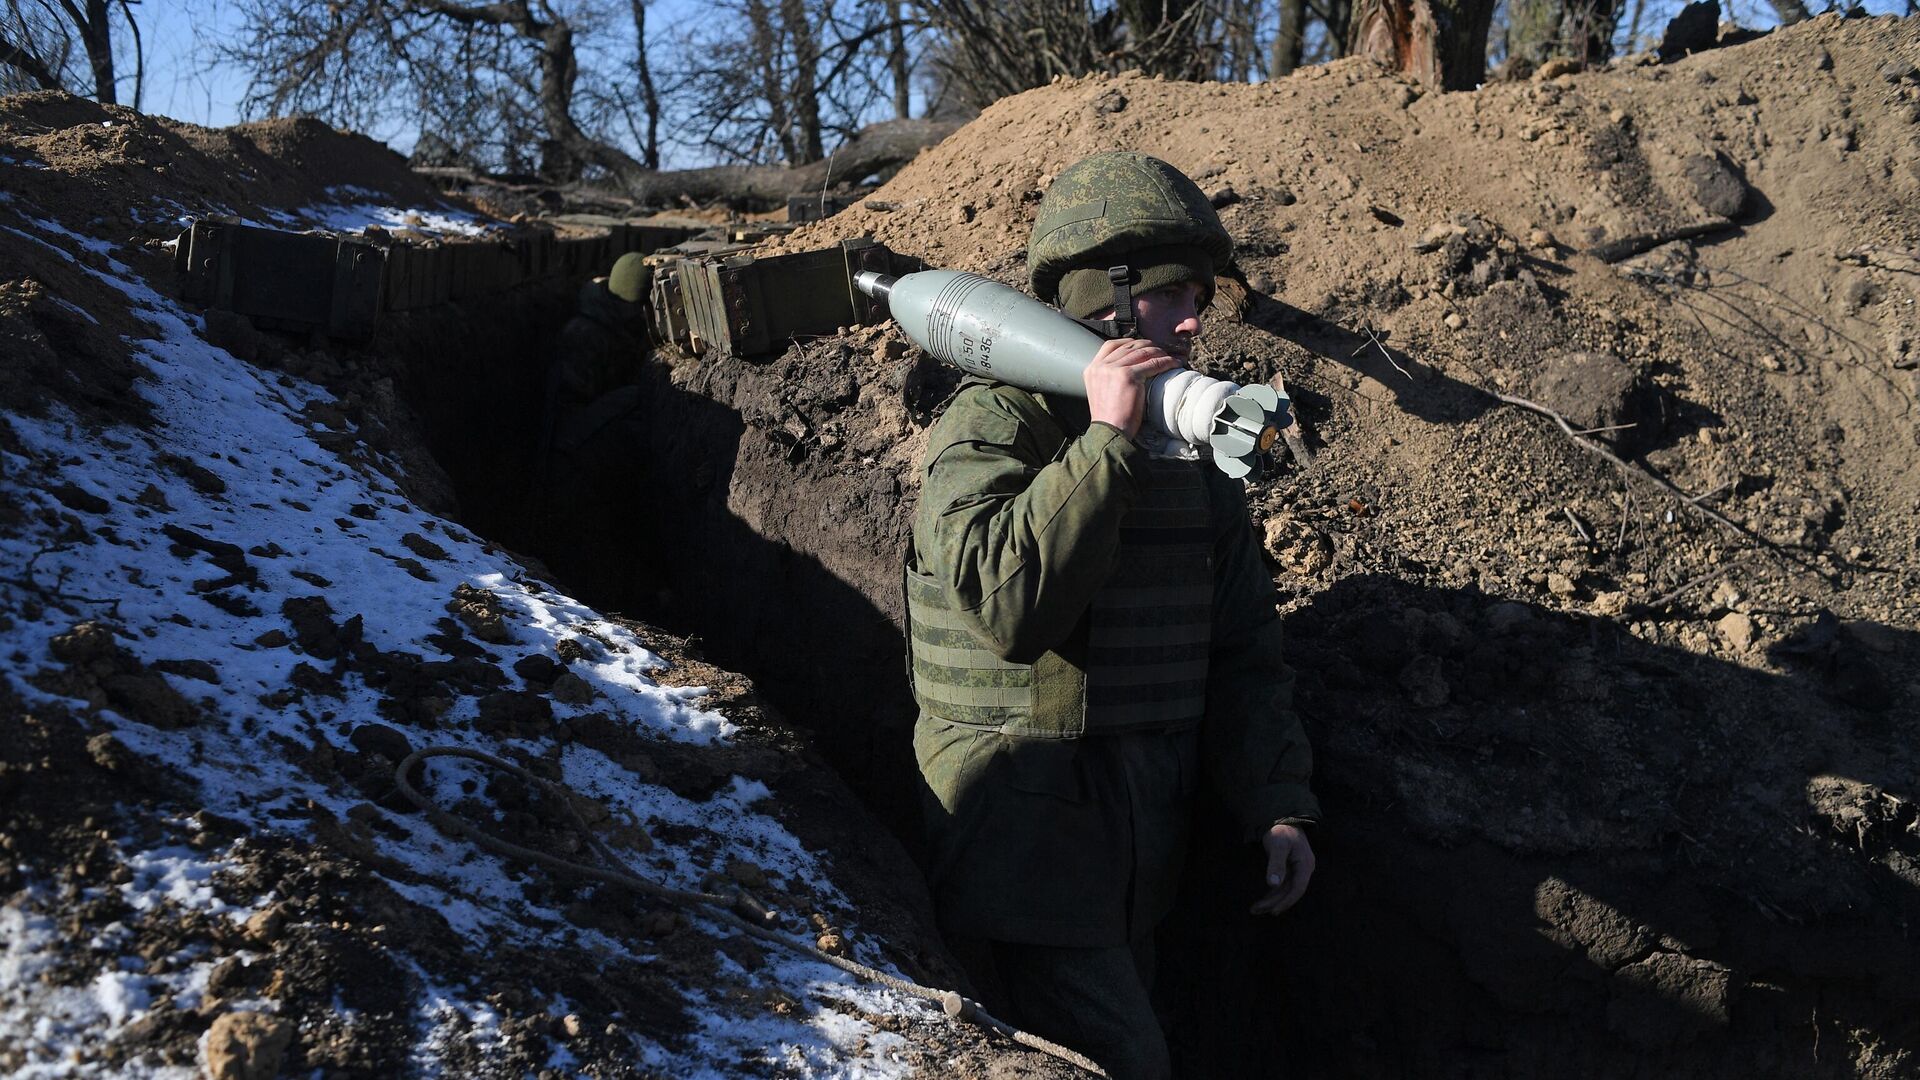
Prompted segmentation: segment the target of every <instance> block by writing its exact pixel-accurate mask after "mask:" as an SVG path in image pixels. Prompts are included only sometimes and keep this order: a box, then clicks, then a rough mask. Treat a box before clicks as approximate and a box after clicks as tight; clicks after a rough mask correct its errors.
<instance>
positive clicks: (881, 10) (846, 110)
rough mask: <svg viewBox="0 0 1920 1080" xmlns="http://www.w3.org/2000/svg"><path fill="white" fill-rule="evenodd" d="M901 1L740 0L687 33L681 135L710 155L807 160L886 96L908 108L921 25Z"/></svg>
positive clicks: (680, 80)
mask: <svg viewBox="0 0 1920 1080" xmlns="http://www.w3.org/2000/svg"><path fill="white" fill-rule="evenodd" d="M896 8H897V5H893V4H885V3H877V2H854V0H731V2H729V3H725V4H722V5H717V6H716V7H715V8H714V9H711V10H712V11H714V12H715V13H716V15H722V16H724V17H719V18H712V19H709V20H706V21H705V23H704V24H703V25H701V26H700V27H698V28H696V29H694V30H692V31H690V32H688V33H686V34H684V35H682V37H681V39H680V41H679V43H678V47H677V49H676V51H677V52H678V53H679V56H680V63H681V64H682V68H681V70H680V71H679V72H678V77H677V79H676V80H675V87H674V99H675V101H676V103H677V107H678V109H679V113H680V115H682V116H683V117H684V122H683V123H682V124H681V125H680V126H681V134H680V135H679V136H678V138H677V140H676V141H678V142H680V143H681V144H682V145H684V146H687V147H689V148H690V149H693V150H695V151H696V152H698V153H699V154H701V155H702V156H709V157H718V158H720V159H721V160H727V161H738V162H747V163H764V162H771V161H784V162H787V163H789V164H793V165H798V164H802V163H805V162H809V161H816V160H819V159H820V158H822V157H825V156H826V153H825V150H826V147H827V146H828V145H831V144H832V143H833V142H835V141H836V139H838V140H845V139H848V138H851V137H852V136H853V135H854V134H855V133H856V132H858V131H860V130H861V129H862V128H863V127H865V126H866V125H867V124H868V123H869V122H870V121H871V120H872V119H873V118H874V117H875V116H876V115H884V112H883V110H885V109H886V107H887V103H888V102H889V101H891V102H892V103H893V105H894V109H893V111H894V112H895V113H896V114H897V113H898V112H899V111H900V109H901V108H902V107H903V101H902V99H903V97H904V89H905V87H904V86H903V83H904V81H905V79H906V78H907V75H908V73H910V70H911V69H910V67H909V66H908V61H907V60H906V58H905V54H906V52H907V49H908V41H909V35H908V31H910V30H912V29H913V27H912V26H910V25H909V24H908V22H907V20H905V19H900V18H894V17H893V15H894V14H895V13H896Z"/></svg>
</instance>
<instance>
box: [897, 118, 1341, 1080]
mask: <svg viewBox="0 0 1920 1080" xmlns="http://www.w3.org/2000/svg"><path fill="white" fill-rule="evenodd" d="M1232 252H1233V242H1232V240H1231V238H1229V237H1228V235H1227V233H1226V231H1225V229H1224V228H1222V226H1221V224H1220V220H1219V218H1218V217H1217V216H1216V215H1215V214H1214V212H1213V208H1212V206H1211V205H1210V204H1209V203H1208V201H1207V199H1206V197H1205V196H1204V195H1203V194H1202V193H1201V192H1200V190H1199V188H1197V187H1196V186H1195V185H1194V183H1193V181H1191V180H1189V179H1188V178H1187V177H1186V176H1184V175H1183V174H1181V173H1180V172H1179V171H1178V170H1177V169H1174V168H1173V167H1172V166H1170V165H1168V164H1166V163H1165V162H1163V161H1159V160H1157V159H1154V158H1151V157H1148V156H1146V155H1144V154H1135V153H1108V154H1098V155H1095V156H1093V157H1090V158H1087V159H1084V160H1082V161H1080V162H1078V163H1076V164H1074V165H1073V166H1071V167H1069V168H1068V169H1067V170H1066V171H1064V172H1062V173H1061V174H1060V176H1059V178H1058V179H1057V180H1055V181H1054V183H1053V185H1052V186H1051V188H1050V189H1049V190H1048V192H1047V194H1046V197H1045V198H1044V199H1043V200H1042V201H1041V204H1040V208H1039V216H1038V220H1037V221H1036V223H1035V226H1034V232H1033V237H1032V240H1031V242H1030V244H1029V247H1028V251H1027V256H1028V267H1029V274H1030V279H1029V281H1030V285H1031V287H1032V289H1033V291H1034V293H1035V294H1036V295H1037V296H1039V297H1040V298H1041V299H1043V300H1047V301H1049V302H1052V303H1057V304H1058V305H1059V306H1060V307H1061V308H1062V309H1063V310H1065V312H1066V313H1067V314H1069V315H1072V316H1074V317H1075V318H1078V319H1081V320H1082V321H1090V322H1093V323H1096V324H1098V325H1102V326H1104V327H1105V328H1106V329H1108V331H1109V332H1110V333H1114V334H1116V335H1117V336H1115V337H1114V339H1113V340H1109V341H1108V342H1107V343H1106V344H1105V345H1103V346H1102V347H1101V349H1100V351H1099V353H1098V354H1097V356H1096V357H1095V359H1094V361H1093V363H1092V364H1091V365H1090V366H1089V367H1088V368H1087V371H1086V375H1085V381H1086V389H1087V399H1086V400H1085V401H1080V400H1078V399H1071V398H1064V397H1059V396H1054V395H1046V394H1037V393H1033V392H1030V391H1026V390H1022V389H1018V388H1016V387H1013V386H1009V385H1006V384H1003V383H997V382H992V381H988V380H984V379H977V378H974V379H969V380H967V382H966V383H964V384H963V386H962V388H961V390H960V391H959V393H958V394H957V395H956V396H955V398H954V400H953V402H952V403H951V404H950V405H949V406H948V408H947V410H946V412H945V414H944V415H943V416H942V417H941V418H940V420H939V422H937V423H936V424H935V425H934V427H933V429H932V431H931V432H930V436H929V440H928V444H927V452H926V458H925V461H924V466H923V467H924V469H925V476H924V483H923V486H922V488H921V495H920V505H919V509H918V512H917V515H916V518H915V522H914V530H913V538H912V543H911V545H910V547H909V550H908V554H907V568H906V584H907V602H908V616H909V649H910V652H911V654H912V663H913V682H914V694H915V697H916V699H917V700H918V702H919V705H920V716H919V719H918V722H917V723H916V725H915V728H914V751H915V755H916V757H917V758H918V760H919V764H920V770H921V773H922V776H923V778H924V779H925V782H926V785H927V788H928V793H929V796H930V797H929V799H928V818H929V821H928V826H929V842H930V843H929V847H930V856H931V859H932V865H931V870H930V876H931V879H932V883H933V888H934V896H935V901H936V903H937V905H938V907H939V911H940V915H941V919H942V923H943V925H944V927H945V928H946V930H947V932H948V934H949V936H950V937H952V938H954V939H955V944H956V949H957V950H958V951H960V952H961V953H962V954H963V956H965V957H966V958H967V960H968V962H969V968H970V970H972V971H973V973H974V974H975V975H976V978H977V981H978V982H979V983H980V984H981V985H980V990H981V992H982V994H983V996H984V997H986V998H987V1004H988V1005H989V1007H990V1008H997V1009H998V1010H1001V1011H1003V1013H1004V1014H1005V1015H1006V1016H1007V1017H1008V1019H1010V1020H1011V1021H1012V1022H1014V1023H1016V1024H1019V1025H1022V1026H1024V1027H1027V1028H1028V1029H1029V1030H1032V1031H1034V1032H1035V1033H1037V1034H1040V1035H1044V1036H1046V1037H1049V1038H1052V1039H1055V1040H1058V1041H1060V1042H1062V1043H1064V1044H1066V1045H1068V1046H1071V1047H1074V1048H1076V1049H1079V1050H1081V1051H1082V1052H1084V1053H1086V1054H1088V1055H1089V1056H1091V1057H1093V1058H1094V1059H1095V1060H1096V1061H1099V1062H1100V1063H1101V1064H1102V1065H1103V1066H1104V1067H1105V1068H1106V1069H1107V1070H1108V1071H1109V1073H1110V1074H1112V1075H1113V1076H1115V1077H1117V1078H1118V1077H1129V1078H1130V1077H1142V1078H1148V1077H1152V1078H1159V1077H1166V1076H1168V1075H1170V1069H1171V1066H1170V1064H1169V1056H1168V1051H1167V1045H1166V1041H1165V1039H1164V1037H1163V1036H1162V1034H1161V1031H1160V1028H1159V1024H1158V1022H1157V1020H1156V1019H1155V1016H1154V1012H1153V1009H1152V1005H1151V1003H1150V1000H1149V993H1148V988H1149V986H1150V985H1151V983H1152V967H1153V959H1152V934H1153V930H1154V928H1155V926H1156V924H1157V923H1159V921H1160V920H1161V919H1162V917H1163V916H1165V915H1166V913H1167V912H1168V910H1169V909H1170V907H1171V906H1172V903H1173V899H1174V896H1175V893H1176V890H1177V885H1178V879H1179V876H1180V867H1181V862H1182V859H1183V856H1184V853H1185V844H1186V836H1187V829H1188V825H1189V821H1190V819H1191V811H1192V804H1193V801H1194V799H1195V796H1196V794H1197V793H1198V791H1199V789H1200V787H1201V785H1202V784H1205V785H1208V786H1210V788H1211V789H1212V792H1213V793H1214V795H1216V796H1217V797H1218V798H1219V799H1220V800H1222V801H1223V802H1224V803H1225V804H1226V805H1227V806H1228V807H1229V808H1230V809H1231V811H1232V813H1233V817H1234V819H1235V825H1234V827H1235V828H1236V829H1237V830H1238V831H1239V834H1240V838H1241V839H1243V840H1244V841H1246V842H1248V843H1252V842H1255V841H1258V842H1259V843H1260V844H1261V845H1262V846H1263V848H1264V867H1265V873H1266V885H1267V891H1266V893H1265V895H1264V896H1262V897H1261V898H1260V899H1259V900H1258V902H1256V903H1255V904H1254V905H1253V908H1252V910H1253V912H1254V913H1256V914H1278V913H1280V912H1281V911H1284V910H1286V909H1287V908H1288V907H1289V906H1291V905H1292V904H1293V903H1294V901H1295V900H1297V899H1298V898H1299V897H1300V895H1301V893H1302V892H1303V891H1304V890H1305V889H1306V886H1307V881H1308V879H1309V877H1310V876H1311V875H1312V873H1313V852H1312V848H1311V846H1310V844H1309V843H1308V840H1307V836H1306V833H1305V831H1304V828H1303V827H1304V826H1307V825H1309V824H1311V823H1312V822H1314V821H1315V820H1317V818H1318V816H1319V806H1318V804H1317V802H1316V801H1315V799H1314V796H1313V793H1312V792H1311V791H1310V790H1309V788H1308V775H1309V773H1310V771H1311V767H1312V758H1311V753H1310V751H1309V749H1308V747H1307V743H1306V739H1305V736H1304V734H1303V733H1302V731H1301V728H1300V723H1299V720H1298V718H1297V717H1296V716H1295V715H1294V714H1293V713H1292V711H1291V708H1290V706H1291V698H1292V685H1293V683H1292V678H1293V677H1292V673H1291V671H1290V670H1289V669H1288V668H1287V667H1286V666H1285V665H1284V664H1283V663H1282V661H1281V657H1280V632H1281V631H1280V623H1279V620H1278V618H1277V616H1276V613H1275V610H1274V589H1273V581H1272V578H1271V577H1270V576H1269V575H1268V573H1267V571H1266V568H1265V565H1264V564H1263V562H1262V561H1261V558H1260V554H1259V551H1258V549H1257V547H1256V544H1255V540H1254V536H1253V530H1252V525H1251V521H1250V519H1249V517H1248V512H1247V503H1246V493H1245V490H1244V488H1243V486H1242V485H1241V483H1240V482H1239V481H1237V480H1231V479H1229V478H1227V477H1226V476H1225V475H1223V474H1221V473H1220V472H1219V471H1218V470H1216V469H1214V468H1213V467H1212V466H1211V464H1210V463H1208V462H1204V461H1198V462H1196V461H1182V460H1177V459H1174V458H1172V457H1170V456H1169V457H1162V456H1160V455H1159V454H1158V453H1156V452H1155V451H1153V450H1150V449H1149V447H1147V446H1145V445H1142V442H1141V439H1142V437H1143V436H1142V433H1141V422H1142V416H1143V411H1144V406H1145V401H1146V384H1147V382H1148V381H1149V380H1150V379H1152V378H1153V377H1154V376H1155V375H1158V374H1160V373H1161V372H1164V371H1168V370H1170V369H1172V368H1175V367H1178V366H1180V365H1182V364H1184V363H1185V362H1186V361H1187V359H1188V358H1189V356H1190V353H1191V350H1192V346H1193V341H1194V339H1195V338H1196V337H1198V336H1199V333H1200V313H1201V311H1202V310H1204V309H1205V307H1206V306H1207V304H1208V303H1209V302H1210V301H1211V300H1212V297H1213V291H1214V274H1215V272H1216V270H1217V269H1218V268H1220V267H1221V266H1223V265H1224V264H1225V263H1226V261H1227V260H1228V258H1229V257H1230V256H1231V255H1232ZM1260 865H1261V862H1259V861H1255V860H1253V859H1251V858H1250V859H1249V864H1248V867H1247V873H1248V874H1249V875H1250V876H1251V875H1253V874H1255V873H1258V872H1259V870H1258V867H1259V866H1260Z"/></svg>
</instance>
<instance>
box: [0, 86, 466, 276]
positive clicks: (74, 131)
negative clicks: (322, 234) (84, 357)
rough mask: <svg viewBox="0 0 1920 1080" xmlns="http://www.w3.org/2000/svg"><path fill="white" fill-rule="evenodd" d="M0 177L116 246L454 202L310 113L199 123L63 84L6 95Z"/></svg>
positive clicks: (0, 102) (362, 139) (398, 161)
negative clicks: (369, 208) (234, 220)
mask: <svg viewBox="0 0 1920 1080" xmlns="http://www.w3.org/2000/svg"><path fill="white" fill-rule="evenodd" d="M0 176H3V177H4V178H5V182H6V184H5V186H6V190H7V191H8V192H9V193H10V194H13V195H15V196H18V197H20V198H23V199H25V200H28V201H29V202H31V203H32V204H33V205H35V206H37V207H39V208H40V210H41V211H43V212H44V213H45V215H46V216H49V217H51V218H54V219H56V220H59V221H62V222H66V223H68V224H69V225H70V226H71V227H73V228H76V229H78V230H80V231H82V232H85V233H86V234H88V235H90V236H95V237H98V238H101V239H105V240H110V241H112V242H113V243H116V244H117V243H121V242H123V241H125V240H127V239H128V238H129V237H134V238H136V239H140V240H145V239H156V240H162V239H171V238H172V237H173V235H175V234H177V233H178V232H179V229H180V227H181V224H182V219H183V218H188V217H205V216H209V215H215V214H223V215H229V216H237V217H241V218H245V219H249V220H253V221H259V222H265V223H269V224H272V225H275V226H276V227H282V228H284V227H288V226H295V227H299V226H304V225H315V224H325V223H326V222H325V221H324V220H314V219H315V217H316V214H315V211H316V209H319V210H320V211H321V212H320V213H319V214H318V215H317V216H318V217H319V218H321V219H324V218H325V217H326V214H325V210H327V209H330V208H334V207H338V206H340V205H341V204H343V203H344V204H354V203H365V202H367V201H369V200H372V201H377V202H385V203H390V204H394V205H400V206H406V207H410V208H415V209H419V210H426V211H432V210H434V209H445V210H453V211H454V212H456V213H465V211H466V208H463V207H453V206H450V205H449V204H447V203H445V202H444V200H442V199H441V198H440V196H439V195H438V194H437V192H435V191H434V190H433V188H432V187H431V185H429V184H427V183H426V182H425V181H423V180H421V179H420V178H419V177H418V176H416V175H414V174H413V172H412V171H411V170H409V169H408V167H407V163H406V159H405V158H403V157H401V156H400V155H399V154H397V153H395V152H393V151H392V150H390V149H388V148H387V147H386V146H384V145H382V144H380V143H378V142H375V141H374V140H372V139H369V138H367V137H366V136H364V135H356V134H353V133H350V132H344V131H338V130H336V129H334V128H331V127H329V126H327V125H326V124H324V123H321V122H320V121H318V120H314V119H312V118H310V117H299V118H293V119H280V120H263V121H258V122H255V123H248V124H238V125H235V126H233V127H229V128H217V129H216V128H204V127H200V126H198V125H195V124H186V123H181V122H179V121H177V120H170V119H167V118H166V117H161V116H148V115H145V114H142V113H138V112H135V111H133V110H132V109H128V108H125V107H123V106H118V105H101V104H99V103H97V102H94V101H91V100H88V99H86V98H78V97H74V96H72V95H70V94H64V93H60V92H58V91H40V92H36V93H30V94H16V95H12V96H9V97H0Z"/></svg>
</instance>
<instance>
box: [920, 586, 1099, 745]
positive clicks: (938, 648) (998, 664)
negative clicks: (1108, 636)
mask: <svg viewBox="0 0 1920 1080" xmlns="http://www.w3.org/2000/svg"><path fill="white" fill-rule="evenodd" d="M906 592H907V634H908V637H907V646H908V652H909V656H910V662H911V665H912V667H911V670H910V671H909V673H908V674H909V675H910V676H911V678H912V682H913V696H914V699H915V700H916V701H918V702H919V704H920V708H921V710H922V711H923V712H925V713H926V714H927V715H928V716H937V717H939V718H941V719H943V720H949V721H952V722H953V723H956V724H969V725H972V726H975V727H991V728H999V729H1002V730H1004V731H1005V732H1007V734H1009V735H1025V736H1030V737H1033V738H1052V739H1070V738H1075V737H1077V736H1079V735H1081V734H1083V733H1084V732H1085V731H1086V709H1085V706H1084V704H1083V701H1084V697H1085V695H1084V693H1083V691H1084V689H1085V685H1086V676H1085V675H1084V674H1083V673H1082V672H1081V671H1080V669H1079V668H1078V667H1076V666H1074V665H1073V664H1072V663H1070V662H1068V661H1067V660H1066V659H1065V658H1064V657H1062V656H1060V655H1059V654H1057V653H1051V652H1050V653H1046V654H1044V655H1043V656H1041V657H1040V658H1039V659H1038V660H1036V661H1034V662H1033V663H1032V664H1017V663H1014V662H1012V661H1009V660H1002V659H1000V658H999V657H998V656H996V655H994V653H993V651H992V650H990V649H988V648H987V647H986V646H984V645H982V644H980V639H979V638H977V637H975V636H974V633H973V631H972V630H970V629H968V628H967V624H966V622H965V620H963V619H962V618H961V616H960V613H959V612H956V611H954V610H953V608H952V607H950V606H949V605H948V603H947V597H946V593H945V592H944V591H943V590H942V589H941V588H940V584H939V582H937V581H935V580H934V579H932V578H930V577H928V576H926V575H924V574H922V573H921V572H920V571H919V569H918V568H917V567H916V566H914V565H913V562H912V560H911V558H909V560H908V563H907V568H906Z"/></svg>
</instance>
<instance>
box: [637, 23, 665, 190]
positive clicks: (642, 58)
mask: <svg viewBox="0 0 1920 1080" xmlns="http://www.w3.org/2000/svg"><path fill="white" fill-rule="evenodd" d="M633 36H634V71H635V74H637V75H639V76H640V107H641V108H642V109H644V110H645V111H646V114H647V133H646V137H645V138H643V139H642V140H641V142H640V163H641V164H642V165H645V166H646V167H647V168H649V169H658V168H659V167H660V93H659V91H657V90H655V89H654V86H653V65H652V64H651V63H650V62H649V61H648V60H647V0H633Z"/></svg>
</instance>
